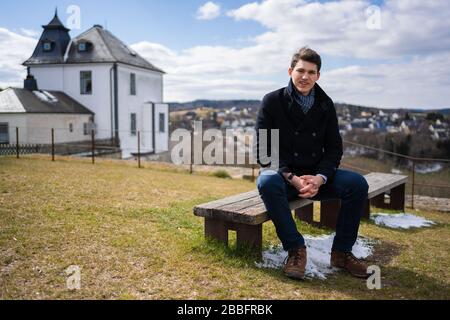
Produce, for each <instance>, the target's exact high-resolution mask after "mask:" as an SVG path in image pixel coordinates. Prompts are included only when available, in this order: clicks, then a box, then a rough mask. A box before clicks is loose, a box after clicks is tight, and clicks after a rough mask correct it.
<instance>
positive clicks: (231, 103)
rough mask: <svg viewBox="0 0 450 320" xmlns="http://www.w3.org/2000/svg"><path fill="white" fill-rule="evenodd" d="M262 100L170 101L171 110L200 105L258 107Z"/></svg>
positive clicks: (187, 108)
mask: <svg viewBox="0 0 450 320" xmlns="http://www.w3.org/2000/svg"><path fill="white" fill-rule="evenodd" d="M260 103H261V101H259V100H195V101H191V102H184V103H178V102H173V103H169V106H170V111H179V110H191V109H197V108H199V107H206V108H213V109H231V108H233V107H234V108H236V109H238V110H241V109H244V108H251V109H257V108H259V105H260Z"/></svg>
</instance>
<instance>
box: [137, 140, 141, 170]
mask: <svg viewBox="0 0 450 320" xmlns="http://www.w3.org/2000/svg"><path fill="white" fill-rule="evenodd" d="M137 141H138V146H137V147H138V168H140V167H141V131H138V136H137Z"/></svg>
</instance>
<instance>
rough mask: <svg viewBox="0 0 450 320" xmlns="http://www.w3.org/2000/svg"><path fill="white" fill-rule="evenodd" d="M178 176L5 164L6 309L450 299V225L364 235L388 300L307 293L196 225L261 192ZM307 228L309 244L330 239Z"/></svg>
mask: <svg viewBox="0 0 450 320" xmlns="http://www.w3.org/2000/svg"><path fill="white" fill-rule="evenodd" d="M172 170H173V168H172V167H170V166H164V165H161V166H158V165H155V166H152V167H150V166H148V167H147V168H145V169H138V168H136V166H135V163H132V162H130V163H128V164H127V163H123V162H119V161H106V160H99V161H98V162H97V163H96V164H95V165H92V164H91V163H90V162H89V160H87V159H84V160H77V159H72V158H58V161H56V162H51V161H49V160H48V157H28V158H26V159H19V160H17V159H14V158H0V271H1V273H0V298H1V299H48V298H50V299H69V298H70V299H250V298H257V299H304V298H308V299H359V298H362V299H381V298H399V299H400V298H425V299H427V298H438V299H449V298H450V289H449V288H450V287H449V286H450V283H449V279H450V272H449V270H450V257H449V247H450V246H449V245H450V237H449V231H450V227H449V222H450V217H449V216H448V214H442V213H438V212H418V214H420V215H422V216H424V217H426V218H429V219H432V220H434V221H437V222H439V225H437V226H435V227H433V228H427V229H418V230H413V231H398V230H390V229H385V228H380V227H378V226H375V225H373V224H372V223H363V224H362V226H361V234H362V235H364V236H368V237H371V238H374V239H379V240H381V241H382V246H381V247H382V248H385V250H384V251H383V250H379V254H378V259H379V261H380V262H383V266H382V272H383V285H384V287H383V289H382V290H380V291H371V290H368V289H367V288H366V284H365V282H364V281H361V280H358V279H353V278H351V277H349V276H347V275H346V274H342V273H339V274H337V275H335V276H332V277H330V278H329V279H328V280H326V281H321V280H311V281H304V282H296V281H292V280H289V279H287V278H285V277H284V276H283V275H282V274H281V272H280V271H279V270H266V269H258V268H256V267H255V265H254V261H253V260H252V259H251V258H250V257H248V256H245V255H242V254H241V253H240V252H237V251H236V250H234V249H227V248H224V247H222V246H221V245H219V244H216V243H211V242H205V241H204V239H203V221H202V219H200V218H198V217H195V216H194V215H193V214H192V207H193V206H194V205H196V204H198V203H202V202H206V201H209V200H211V199H216V198H221V197H224V196H226V195H231V194H235V193H240V192H244V191H248V190H251V189H253V188H254V184H253V183H251V182H247V181H244V180H231V179H220V178H214V177H210V176H206V175H189V174H186V172H185V171H184V170H180V172H171V171H172ZM299 227H300V228H301V230H302V232H303V233H308V234H320V233H323V232H327V231H326V230H321V229H316V228H313V227H311V226H308V225H304V224H302V225H301V226H299ZM273 243H278V240H277V238H276V235H275V232H274V228H273V226H272V224H271V223H266V224H264V245H265V246H267V245H269V244H273ZM383 244H385V245H384V246H383ZM386 248H394V249H395V250H394V249H393V250H387V249H386ZM70 265H78V266H80V267H81V280H82V288H81V290H78V291H69V290H68V289H67V287H66V279H67V275H66V274H65V270H66V268H67V267H68V266H70Z"/></svg>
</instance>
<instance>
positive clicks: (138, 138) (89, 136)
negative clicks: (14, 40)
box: [0, 127, 450, 208]
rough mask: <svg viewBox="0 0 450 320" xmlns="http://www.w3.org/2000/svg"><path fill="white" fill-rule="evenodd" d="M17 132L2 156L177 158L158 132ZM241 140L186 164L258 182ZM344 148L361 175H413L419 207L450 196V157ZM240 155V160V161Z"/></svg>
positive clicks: (348, 163) (0, 146)
mask: <svg viewBox="0 0 450 320" xmlns="http://www.w3.org/2000/svg"><path fill="white" fill-rule="evenodd" d="M14 131H15V132H14V133H15V134H9V136H12V137H8V138H9V139H8V140H9V141H7V142H5V141H3V143H1V142H0V156H15V157H16V158H19V157H20V155H24V154H32V153H41V154H49V155H51V160H52V161H55V157H56V156H57V155H72V156H79V157H89V158H90V159H91V162H92V163H93V164H94V163H95V159H96V158H98V157H101V158H115V159H134V160H135V161H136V164H137V167H138V168H142V167H143V165H142V163H143V162H149V161H150V162H152V161H159V162H168V163H172V159H171V150H172V147H173V145H170V146H169V148H168V149H169V150H167V151H165V152H163V153H159V154H158V153H157V152H155V138H154V132H149V131H140V130H133V131H125V130H122V131H118V132H117V134H119V135H120V137H121V140H124V139H125V140H126V143H125V144H123V143H119V142H118V141H117V139H116V138H115V137H114V134H115V133H114V132H111V131H108V130H87V129H86V128H83V130H80V129H78V130H75V129H74V128H50V129H49V128H41V127H40V128H32V127H16V128H15V130H14ZM190 135H191V146H192V143H193V141H194V135H193V133H192V132H191V133H190ZM244 141H245V140H244ZM38 142H41V143H38ZM122 142H123V141H122ZM169 142H170V140H169ZM235 142H236V140H235ZM205 144H206V145H207V142H206V143H205V142H204V141H203V142H202V149H201V152H202V154H203V151H204V150H205ZM241 144H243V146H244V151H243V153H242V152H241V153H240V151H239V147H236V148H235V146H233V148H235V149H234V150H233V151H232V153H233V160H234V161H232V162H231V163H232V164H213V165H211V164H207V163H204V162H200V163H195V161H193V156H192V153H191V159H190V160H191V161H190V163H189V164H188V165H187V167H188V170H189V173H191V174H192V173H194V171H201V170H203V168H206V167H209V168H213V169H215V170H217V169H222V170H225V171H230V170H232V169H233V168H234V169H236V170H238V171H240V173H241V176H242V177H244V178H248V179H250V180H252V181H254V180H255V179H256V176H257V174H258V169H259V166H258V165H257V164H256V163H255V161H254V159H252V158H251V155H249V154H248V152H247V151H248V149H245V147H246V143H245V142H242V141H241ZM248 144H250V145H251V144H252V142H251V141H248ZM124 146H125V147H124ZM241 147H242V146H241ZM344 150H345V152H344V157H343V160H342V163H341V166H342V167H343V168H348V169H350V170H354V171H357V172H359V173H361V174H366V173H369V172H373V171H378V172H389V173H398V174H405V175H408V182H407V193H408V194H410V195H411V204H410V205H411V207H412V208H414V196H415V195H427V196H434V197H442V198H450V185H448V184H447V181H449V178H450V159H434V158H418V157H411V156H408V155H403V154H399V153H395V152H391V151H387V150H383V149H380V148H375V147H371V146H367V145H363V144H359V143H356V142H352V141H347V140H344ZM236 159H240V161H236ZM392 159H402V162H401V163H402V165H395V161H392ZM371 161H372V162H371ZM397 163H399V161H397ZM430 163H431V167H430ZM423 164H426V165H425V168H426V166H428V169H427V170H428V171H427V170H424V169H423V168H424V165H423ZM433 166H434V169H433ZM185 167H186V165H185ZM430 168H431V169H430ZM250 173H251V174H250Z"/></svg>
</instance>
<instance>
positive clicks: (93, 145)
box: [91, 130, 95, 164]
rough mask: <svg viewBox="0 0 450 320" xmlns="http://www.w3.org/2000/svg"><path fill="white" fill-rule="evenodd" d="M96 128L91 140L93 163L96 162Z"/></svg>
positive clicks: (92, 132)
mask: <svg viewBox="0 0 450 320" xmlns="http://www.w3.org/2000/svg"><path fill="white" fill-rule="evenodd" d="M94 135H95V133H94V130H91V141H92V164H94V163H95V153H94V151H95V138H94Z"/></svg>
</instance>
